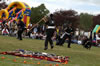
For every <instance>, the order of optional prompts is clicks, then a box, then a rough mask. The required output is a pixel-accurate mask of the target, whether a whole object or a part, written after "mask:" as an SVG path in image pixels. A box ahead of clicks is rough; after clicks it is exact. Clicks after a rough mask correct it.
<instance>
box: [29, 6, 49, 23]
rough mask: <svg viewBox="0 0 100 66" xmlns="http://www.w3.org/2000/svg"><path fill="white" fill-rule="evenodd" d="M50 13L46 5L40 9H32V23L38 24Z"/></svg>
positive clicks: (39, 7)
mask: <svg viewBox="0 0 100 66" xmlns="http://www.w3.org/2000/svg"><path fill="white" fill-rule="evenodd" d="M48 13H49V10H48V9H47V8H46V7H45V5H44V4H41V5H40V6H38V7H32V8H31V23H37V22H38V21H39V20H40V19H41V18H43V17H44V16H45V15H47V14H48Z"/></svg>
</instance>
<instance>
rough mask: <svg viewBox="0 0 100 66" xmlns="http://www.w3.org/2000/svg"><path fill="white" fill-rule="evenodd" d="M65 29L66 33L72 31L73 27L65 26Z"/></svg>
mask: <svg viewBox="0 0 100 66" xmlns="http://www.w3.org/2000/svg"><path fill="white" fill-rule="evenodd" d="M65 31H66V32H67V33H71V32H73V29H72V28H71V27H67V28H66V29H65Z"/></svg>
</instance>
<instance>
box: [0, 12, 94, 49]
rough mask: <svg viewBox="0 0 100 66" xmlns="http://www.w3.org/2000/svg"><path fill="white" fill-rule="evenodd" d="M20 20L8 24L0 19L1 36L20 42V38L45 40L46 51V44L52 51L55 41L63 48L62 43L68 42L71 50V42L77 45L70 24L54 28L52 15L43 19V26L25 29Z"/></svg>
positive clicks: (46, 47) (45, 47)
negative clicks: (13, 38)
mask: <svg viewBox="0 0 100 66" xmlns="http://www.w3.org/2000/svg"><path fill="white" fill-rule="evenodd" d="M21 19H22V18H21V17H19V19H18V20H17V21H16V20H14V21H13V22H10V20H7V19H0V31H1V34H2V35H4V36H13V37H16V38H17V39H19V40H22V37H25V38H31V39H41V40H45V43H44V50H47V49H48V42H49V44H50V46H51V49H53V47H54V44H53V41H54V40H55V41H56V45H58V46H63V44H64V42H68V46H67V47H68V48H71V43H72V42H73V43H78V39H77V38H75V36H74V30H73V28H72V24H71V23H69V24H68V25H66V27H65V28H64V27H63V26H55V22H54V20H53V14H51V15H50V17H49V19H47V18H46V19H43V20H44V22H45V24H43V25H39V24H35V25H36V26H34V27H33V25H34V24H33V25H32V24H29V26H28V27H27V29H26V26H25V24H24V22H23V21H22V20H21ZM31 28H32V29H31ZM30 29H31V30H30ZM73 37H74V38H73ZM86 41H88V39H86V38H85V39H83V42H82V43H81V44H83V45H84V44H85V42H86ZM91 41H92V40H91Z"/></svg>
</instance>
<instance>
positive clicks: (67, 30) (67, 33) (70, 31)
mask: <svg viewBox="0 0 100 66" xmlns="http://www.w3.org/2000/svg"><path fill="white" fill-rule="evenodd" d="M64 30H65V32H64V34H62V36H61V37H60V39H59V42H58V43H56V45H60V46H62V45H63V44H64V42H65V40H66V38H68V48H71V47H70V45H71V37H72V34H73V29H72V24H71V23H70V24H69V25H68V27H66V28H65V29H64Z"/></svg>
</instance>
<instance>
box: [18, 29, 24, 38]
mask: <svg viewBox="0 0 100 66" xmlns="http://www.w3.org/2000/svg"><path fill="white" fill-rule="evenodd" d="M23 31H24V29H22V30H18V39H19V40H22V33H23Z"/></svg>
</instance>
